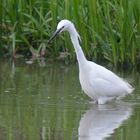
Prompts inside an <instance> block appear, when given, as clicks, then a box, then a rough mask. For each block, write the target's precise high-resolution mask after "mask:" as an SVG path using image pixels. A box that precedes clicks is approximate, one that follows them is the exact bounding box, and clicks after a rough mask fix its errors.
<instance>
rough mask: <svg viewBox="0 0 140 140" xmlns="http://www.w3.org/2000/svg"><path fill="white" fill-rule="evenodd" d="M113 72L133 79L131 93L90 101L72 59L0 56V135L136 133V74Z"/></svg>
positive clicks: (4, 139)
mask: <svg viewBox="0 0 140 140" xmlns="http://www.w3.org/2000/svg"><path fill="white" fill-rule="evenodd" d="M27 63H28V64H27ZM117 73H118V74H119V75H120V76H122V77H124V78H125V79H127V80H128V81H131V82H132V83H133V85H134V86H135V88H136V89H135V91H134V93H133V95H131V96H128V97H126V98H125V99H124V100H121V101H117V102H115V101H113V102H110V103H109V104H106V105H94V104H91V102H90V101H91V100H90V99H89V98H88V97H87V96H86V95H84V94H83V92H82V91H81V88H80V84H79V80H78V66H77V65H76V64H73V65H72V64H71V65H66V64H64V63H60V62H57V63H56V62H51V61H50V62H49V61H44V60H36V61H34V62H33V63H32V61H26V60H24V59H22V60H16V61H15V62H11V61H10V60H0V140H93V139H94V140H102V139H107V140H114V139H116V140H125V139H126V140H132V139H133V140H138V139H140V133H139V132H140V75H139V73H138V72H135V71H132V72H127V73H126V72H125V73H123V72H117Z"/></svg>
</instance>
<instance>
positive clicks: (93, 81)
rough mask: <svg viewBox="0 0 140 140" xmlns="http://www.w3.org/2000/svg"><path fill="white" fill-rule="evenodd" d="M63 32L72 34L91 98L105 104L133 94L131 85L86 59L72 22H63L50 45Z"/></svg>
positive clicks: (81, 71) (80, 77) (83, 79)
mask: <svg viewBox="0 0 140 140" xmlns="http://www.w3.org/2000/svg"><path fill="white" fill-rule="evenodd" d="M63 31H68V32H69V34H70V38H71V41H72V44H73V46H74V49H75V52H76V56H77V60H78V65H79V80H80V84H81V87H82V90H83V91H84V92H85V93H86V94H87V95H88V96H89V97H90V98H92V99H93V100H94V101H95V102H97V103H98V104H105V103H106V102H108V101H110V100H112V99H114V98H120V97H122V96H124V95H127V94H130V93H132V91H133V87H132V86H131V85H130V84H129V83H127V82H126V81H124V80H123V79H121V78H120V77H118V76H117V75H116V74H114V73H113V72H111V71H110V70H108V69H106V68H105V67H103V66H100V65H98V64H96V63H94V62H91V61H88V60H87V59H86V57H85V55H84V53H83V51H82V48H81V46H80V44H79V41H80V36H79V34H78V32H77V31H76V29H75V26H74V24H73V23H72V22H71V21H69V20H66V19H64V20H61V21H60V22H59V23H58V25H57V30H56V31H55V32H54V34H53V35H52V37H51V38H50V39H49V41H48V43H50V42H51V40H52V39H53V38H55V37H56V36H57V35H58V34H59V33H61V32H63Z"/></svg>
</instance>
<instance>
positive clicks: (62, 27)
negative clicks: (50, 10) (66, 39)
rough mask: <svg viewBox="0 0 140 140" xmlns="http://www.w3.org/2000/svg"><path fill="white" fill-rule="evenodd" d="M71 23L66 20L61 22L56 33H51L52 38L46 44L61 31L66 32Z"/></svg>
mask: <svg viewBox="0 0 140 140" xmlns="http://www.w3.org/2000/svg"><path fill="white" fill-rule="evenodd" d="M72 25H73V24H72V22H71V21H69V20H66V19H63V20H61V21H60V22H59V23H58V25H57V29H56V31H55V32H54V33H53V35H52V37H51V38H50V39H49V41H48V43H50V42H51V40H52V39H54V38H55V37H56V36H57V35H58V34H59V33H61V32H63V31H68V30H69V28H70V26H72Z"/></svg>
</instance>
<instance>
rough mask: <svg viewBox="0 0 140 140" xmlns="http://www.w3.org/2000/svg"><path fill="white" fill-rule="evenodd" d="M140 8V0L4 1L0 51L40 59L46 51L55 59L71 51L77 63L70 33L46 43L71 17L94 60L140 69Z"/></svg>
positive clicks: (90, 57) (1, 10)
mask: <svg viewBox="0 0 140 140" xmlns="http://www.w3.org/2000/svg"><path fill="white" fill-rule="evenodd" d="M139 5H140V1H139V0H130V1H129V0H112V1H109V0H105V1H99V0H92V1H91V0H89V1H85V0H71V1H67V0H66V1H62V0H53V1H51V0H50V1H48V0H28V1H24V0H5V1H2V2H1V3H0V39H1V41H0V50H1V52H2V51H3V50H4V53H5V52H8V54H10V55H11V56H14V55H15V54H16V53H22V54H24V55H27V54H29V52H31V54H34V52H37V53H38V54H39V55H40V52H41V50H42V49H43V51H45V52H46V54H47V56H55V57H56V56H58V55H59V53H60V52H69V53H70V55H69V58H70V60H74V59H75V53H74V50H73V48H72V45H71V42H70V39H69V36H68V35H67V33H66V34H65V35H66V37H65V38H66V39H65V40H64V39H63V40H62V39H60V40H59V39H57V40H56V41H55V43H53V44H52V45H47V44H46V42H47V39H48V38H49V36H50V35H51V34H52V32H53V31H54V30H55V26H56V25H57V23H58V21H60V20H61V19H64V18H67V19H69V20H72V21H73V22H74V23H75V25H76V27H77V29H78V32H79V34H80V36H81V39H82V44H83V46H82V47H83V50H84V52H85V54H86V55H87V57H88V58H89V59H93V60H94V61H98V60H100V61H102V60H105V61H108V62H110V63H112V64H114V65H117V64H128V63H129V64H132V65H137V64H138V63H139V58H140V53H139V52H140V47H139V44H140V17H139V15H140V6H139ZM42 44H43V45H42ZM42 46H43V48H42ZM44 46H46V49H44ZM43 54H44V53H43ZM39 55H38V56H39Z"/></svg>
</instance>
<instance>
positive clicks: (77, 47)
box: [69, 25, 87, 65]
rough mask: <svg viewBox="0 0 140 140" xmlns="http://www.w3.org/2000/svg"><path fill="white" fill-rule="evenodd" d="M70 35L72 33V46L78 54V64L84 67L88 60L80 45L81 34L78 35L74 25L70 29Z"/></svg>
mask: <svg viewBox="0 0 140 140" xmlns="http://www.w3.org/2000/svg"><path fill="white" fill-rule="evenodd" d="M69 33H70V37H71V41H72V44H73V46H74V49H75V52H76V57H77V60H78V63H79V65H81V64H82V65H83V64H84V63H85V62H86V61H87V60H86V57H85V55H84V53H83V50H82V48H81V46H80V44H79V40H78V38H79V39H80V37H79V34H78V33H77V31H76V29H75V27H74V25H73V26H71V28H70V29H69Z"/></svg>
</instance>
